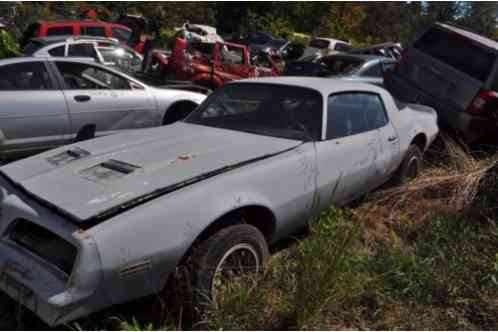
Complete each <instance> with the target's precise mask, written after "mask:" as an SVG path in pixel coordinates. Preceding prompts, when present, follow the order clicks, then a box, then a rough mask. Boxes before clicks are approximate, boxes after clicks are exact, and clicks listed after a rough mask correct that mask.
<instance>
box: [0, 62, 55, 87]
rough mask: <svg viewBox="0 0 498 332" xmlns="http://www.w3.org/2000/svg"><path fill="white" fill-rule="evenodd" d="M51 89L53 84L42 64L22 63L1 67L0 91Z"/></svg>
mask: <svg viewBox="0 0 498 332" xmlns="http://www.w3.org/2000/svg"><path fill="white" fill-rule="evenodd" d="M50 89H52V84H51V82H50V78H49V75H48V71H47V68H46V67H45V65H44V64H43V63H42V62H21V63H17V64H12V65H6V66H1V67H0V91H12V90H50Z"/></svg>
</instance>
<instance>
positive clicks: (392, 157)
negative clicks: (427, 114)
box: [361, 93, 400, 186]
mask: <svg viewBox="0 0 498 332" xmlns="http://www.w3.org/2000/svg"><path fill="white" fill-rule="evenodd" d="M361 105H362V107H363V108H364V109H365V115H366V118H367V125H368V128H371V129H375V130H377V132H378V135H379V150H378V155H377V161H376V162H377V163H376V164H377V169H378V172H379V175H381V176H380V177H376V178H375V181H374V186H378V185H380V184H382V183H383V182H384V181H386V180H387V179H388V178H389V177H390V176H391V175H392V173H394V171H395V170H396V167H397V166H398V164H399V160H398V158H399V155H400V154H399V149H400V146H399V137H398V133H397V131H396V129H395V128H394V126H393V125H392V122H391V121H389V118H388V114H387V112H386V108H385V104H384V102H383V99H382V97H381V96H380V95H378V94H376V93H363V94H362V95H361Z"/></svg>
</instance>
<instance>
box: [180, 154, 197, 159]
mask: <svg viewBox="0 0 498 332" xmlns="http://www.w3.org/2000/svg"><path fill="white" fill-rule="evenodd" d="M193 158H195V156H194V155H188V154H186V155H182V156H178V157H177V158H176V159H178V160H190V159H193Z"/></svg>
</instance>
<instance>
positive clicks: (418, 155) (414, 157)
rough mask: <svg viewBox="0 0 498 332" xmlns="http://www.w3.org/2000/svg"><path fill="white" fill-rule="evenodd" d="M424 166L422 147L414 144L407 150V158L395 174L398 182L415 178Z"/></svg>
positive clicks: (402, 182)
mask: <svg viewBox="0 0 498 332" xmlns="http://www.w3.org/2000/svg"><path fill="white" fill-rule="evenodd" d="M422 168H423V156H422V152H421V151H420V148H419V147H418V146H416V145H414V144H412V145H410V147H409V148H408V151H406V154H405V158H404V159H403V162H402V163H401V166H400V167H399V169H398V171H397V172H396V174H395V175H394V180H395V182H396V183H397V184H404V183H407V182H409V181H411V180H413V179H415V178H416V177H417V176H418V174H419V173H420V171H421V170H422Z"/></svg>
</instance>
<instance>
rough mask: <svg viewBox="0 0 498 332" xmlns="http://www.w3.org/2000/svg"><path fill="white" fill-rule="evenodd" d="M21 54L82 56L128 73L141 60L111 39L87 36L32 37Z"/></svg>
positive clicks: (130, 50)
mask: <svg viewBox="0 0 498 332" xmlns="http://www.w3.org/2000/svg"><path fill="white" fill-rule="evenodd" d="M23 54H24V55H26V56H36V57H51V56H58V57H63V56H69V57H78V58H85V57H86V58H90V59H93V60H95V61H96V62H98V63H100V64H103V65H105V66H108V67H112V68H115V69H118V70H120V71H122V72H125V73H129V74H134V73H135V72H138V71H140V70H141V68H142V60H143V57H142V55H140V54H139V53H138V52H135V51H134V50H133V49H132V48H130V47H128V46H126V45H123V44H120V43H119V41H117V40H115V39H111V38H105V37H91V36H76V37H74V36H55V37H43V38H33V39H31V40H30V41H29V43H28V44H27V45H26V47H25V48H24V50H23Z"/></svg>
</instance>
